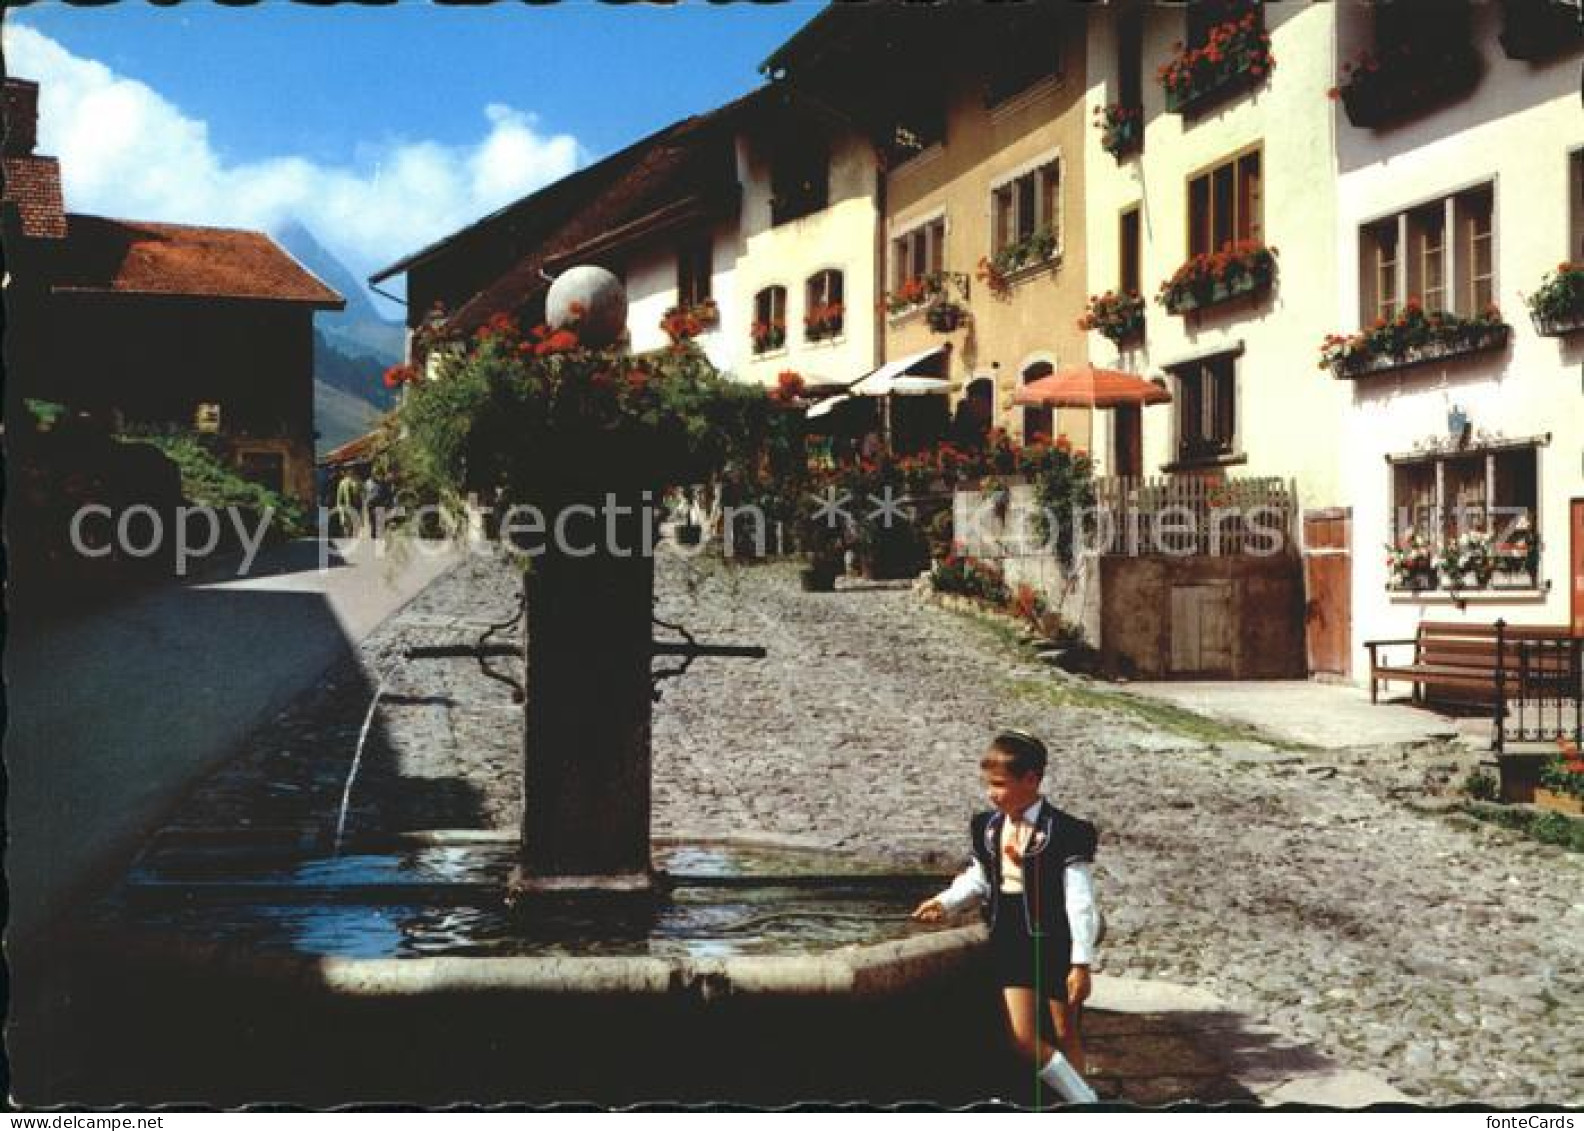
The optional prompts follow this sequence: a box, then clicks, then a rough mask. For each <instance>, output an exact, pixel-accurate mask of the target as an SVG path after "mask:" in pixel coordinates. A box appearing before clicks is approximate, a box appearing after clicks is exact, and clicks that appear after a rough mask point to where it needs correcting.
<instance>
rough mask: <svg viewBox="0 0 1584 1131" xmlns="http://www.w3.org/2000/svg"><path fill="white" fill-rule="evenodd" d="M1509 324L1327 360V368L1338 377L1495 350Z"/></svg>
mask: <svg viewBox="0 0 1584 1131" xmlns="http://www.w3.org/2000/svg"><path fill="white" fill-rule="evenodd" d="M1511 333H1512V327H1511V326H1498V327H1496V328H1494V329H1491V330H1487V331H1485V332H1484V333H1483V334H1481V335H1480V336H1479V337H1477V338H1474V339H1473V340H1471V341H1464V342H1439V343H1438V342H1432V343H1430V344H1429V345H1424V346H1419V347H1417V348H1415V349H1411V350H1408V351H1407V352H1405V353H1401V354H1369V355H1363V356H1359V357H1352V358H1348V359H1346V360H1343V361H1335V362H1332V363H1331V372H1332V374H1333V375H1334V376H1335V377H1336V378H1337V379H1338V380H1342V381H1348V380H1352V379H1353V378H1355V377H1363V376H1366V375H1368V374H1371V373H1385V372H1388V371H1389V370H1393V369H1408V368H1411V367H1412V366H1415V365H1423V364H1425V363H1427V362H1431V361H1442V360H1445V359H1447V358H1454V357H1464V356H1467V355H1470V354H1476V353H1486V352H1488V351H1490V350H1499V349H1501V348H1502V347H1504V346H1505V345H1506V344H1507V338H1508V336H1509V335H1510V334H1511Z"/></svg>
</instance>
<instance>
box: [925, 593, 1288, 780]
mask: <svg viewBox="0 0 1584 1131" xmlns="http://www.w3.org/2000/svg"><path fill="white" fill-rule="evenodd" d="M947 611H948V612H952V613H956V614H958V616H959V618H960V619H961V620H963V621H964V623H966V624H968V625H969V626H970V627H972V628H973V629H975V630H976V631H977V632H978V633H980V634H981V635H982V636H983V637H984V639H985V641H986V642H987V643H989V644H990V645H992V646H993V647H994V648H995V649H996V650H997V651H1000V652H1002V653H1003V654H1005V655H1006V656H1007V658H1008V659H1012V660H1016V661H1018V662H1020V663H1028V662H1031V661H1032V662H1038V660H1037V658H1036V655H1035V652H1034V649H1033V648H1032V647H1031V646H1030V645H1028V644H1026V643H1024V641H1023V633H1022V631H1021V630H1020V629H1018V628H1015V627H1013V626H1012V625H1010V624H1007V623H1005V622H1003V621H1000V620H994V619H991V618H989V617H982V616H975V615H974V614H972V613H967V612H963V611H961V610H958V609H948V610H947ZM1006 690H1007V693H1008V694H1010V695H1013V696H1016V697H1017V698H1019V699H1029V700H1033V701H1035V702H1038V703H1041V704H1048V705H1049V706H1052V707H1078V708H1083V709H1086V710H1093V711H1111V712H1113V713H1116V714H1121V715H1126V716H1128V717H1129V718H1133V719H1136V720H1138V721H1139V722H1142V723H1145V724H1147V725H1149V726H1151V727H1154V728H1155V729H1157V730H1163V731H1166V732H1168V733H1170V734H1175V735H1178V736H1179V737H1182V738H1189V739H1193V740H1194V741H1197V742H1203V743H1207V744H1210V745H1219V744H1222V743H1228V742H1259V743H1263V744H1264V745H1266V746H1270V747H1274V748H1275V749H1277V750H1289V751H1294V752H1298V753H1302V752H1305V751H1309V750H1311V749H1312V748H1311V747H1308V746H1305V745H1304V744H1302V743H1298V742H1289V741H1287V740H1285V739H1281V738H1276V737H1274V736H1273V735H1270V734H1267V733H1266V732H1265V731H1262V730H1260V729H1259V728H1258V727H1256V726H1250V725H1248V724H1246V723H1228V722H1222V721H1220V720H1219V719H1212V718H1208V717H1207V716H1205V715H1201V714H1199V713H1198V712H1197V711H1190V710H1188V709H1187V708H1186V707H1179V706H1177V705H1176V704H1175V703H1165V702H1162V701H1161V700H1159V699H1149V698H1146V697H1144V696H1142V695H1131V694H1129V693H1128V692H1126V691H1122V690H1120V689H1113V688H1110V687H1104V686H1098V685H1085V684H1077V683H1068V682H1066V681H1061V680H1054V679H1044V680H1042V679H1012V680H1008V681H1007V683H1006Z"/></svg>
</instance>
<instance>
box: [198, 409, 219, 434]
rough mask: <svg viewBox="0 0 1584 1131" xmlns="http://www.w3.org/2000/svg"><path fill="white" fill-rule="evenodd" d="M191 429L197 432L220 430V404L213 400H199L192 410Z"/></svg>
mask: <svg viewBox="0 0 1584 1131" xmlns="http://www.w3.org/2000/svg"><path fill="white" fill-rule="evenodd" d="M193 429H194V431H197V432H218V431H220V405H219V404H218V403H217V402H215V401H200V402H199V403H198V407H197V408H196V409H195V410H194V411H193Z"/></svg>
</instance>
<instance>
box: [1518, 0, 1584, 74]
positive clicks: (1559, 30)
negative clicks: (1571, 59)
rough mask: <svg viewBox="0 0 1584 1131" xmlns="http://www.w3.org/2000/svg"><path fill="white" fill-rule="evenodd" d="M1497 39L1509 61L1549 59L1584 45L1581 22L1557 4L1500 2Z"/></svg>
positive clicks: (1542, 0) (1530, 0) (1537, 0)
mask: <svg viewBox="0 0 1584 1131" xmlns="http://www.w3.org/2000/svg"><path fill="white" fill-rule="evenodd" d="M1497 38H1499V39H1500V40H1501V45H1502V50H1503V51H1505V52H1506V53H1507V58H1509V59H1523V60H1526V61H1529V62H1534V61H1536V60H1540V59H1552V58H1555V57H1556V56H1558V55H1563V54H1566V53H1567V52H1569V51H1573V50H1575V49H1577V47H1578V45H1579V43H1580V42H1584V18H1581V16H1580V13H1579V10H1578V8H1576V7H1569V6H1568V5H1567V4H1565V3H1562V2H1560V0H1502V30H1501V34H1500V35H1499V36H1498V37H1497Z"/></svg>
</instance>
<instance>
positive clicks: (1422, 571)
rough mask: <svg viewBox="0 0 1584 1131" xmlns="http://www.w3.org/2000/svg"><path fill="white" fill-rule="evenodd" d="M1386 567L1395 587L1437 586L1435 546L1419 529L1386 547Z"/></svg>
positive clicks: (1426, 587)
mask: <svg viewBox="0 0 1584 1131" xmlns="http://www.w3.org/2000/svg"><path fill="white" fill-rule="evenodd" d="M1386 568H1387V570H1388V571H1390V574H1391V587H1392V588H1393V589H1411V590H1414V591H1415V592H1418V591H1419V590H1422V589H1433V588H1435V547H1434V546H1432V545H1431V543H1430V540H1429V539H1427V538H1425V537H1424V536H1423V535H1421V534H1420V533H1419V532H1418V531H1412V532H1410V533H1408V534H1406V535H1404V536H1403V537H1402V538H1400V539H1399V540H1398V541H1397V544H1396V545H1388V546H1387V547H1386Z"/></svg>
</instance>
